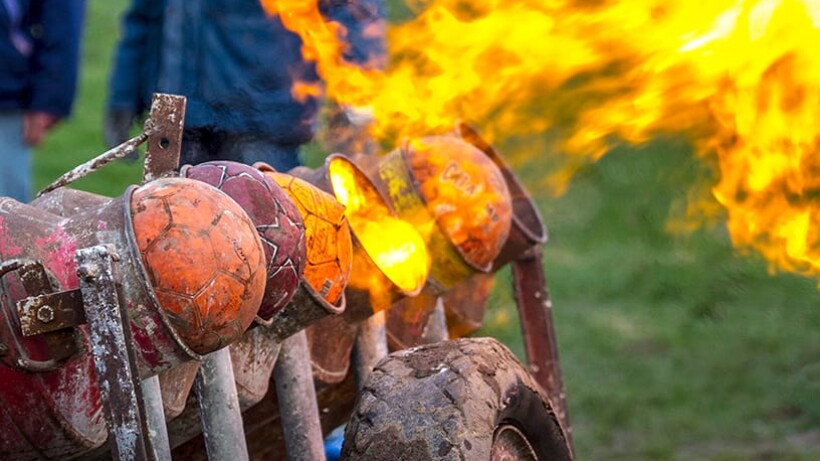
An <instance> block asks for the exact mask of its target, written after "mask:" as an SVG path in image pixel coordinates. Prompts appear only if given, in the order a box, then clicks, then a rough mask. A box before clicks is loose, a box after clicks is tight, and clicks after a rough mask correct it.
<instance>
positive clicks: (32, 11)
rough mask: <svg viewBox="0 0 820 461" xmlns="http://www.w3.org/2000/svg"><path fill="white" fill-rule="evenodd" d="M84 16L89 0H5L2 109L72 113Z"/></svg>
mask: <svg viewBox="0 0 820 461" xmlns="http://www.w3.org/2000/svg"><path fill="white" fill-rule="evenodd" d="M84 12H85V1H84V0H0V110H33V111H40V112H47V113H50V114H53V115H57V116H59V117H65V116H67V115H68V114H69V113H70V112H71V105H72V103H73V101H74V95H75V93H76V87H77V71H78V64H79V53H80V51H79V49H80V35H81V31H82V23H83V14H84Z"/></svg>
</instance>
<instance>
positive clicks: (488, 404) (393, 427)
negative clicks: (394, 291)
mask: <svg viewBox="0 0 820 461" xmlns="http://www.w3.org/2000/svg"><path fill="white" fill-rule="evenodd" d="M341 459H342V460H344V461H364V460H388V459H390V460H406V461H411V460H412V461H427V460H453V461H455V460H459V461H474V460H481V461H483V460H488V461H489V460H493V461H500V460H540V461H564V460H572V459H573V457H572V454H571V450H570V448H569V445H568V444H567V441H566V437H565V434H564V430H563V429H562V428H561V425H560V424H559V422H558V420H557V419H556V416H555V413H554V412H553V410H552V407H551V405H550V404H549V401H548V399H547V398H546V397H545V396H544V394H543V391H541V388H540V387H539V386H538V385H537V384H536V383H535V381H534V380H533V378H532V377H531V376H530V374H529V373H527V372H526V370H525V369H524V368H523V367H522V366H521V364H520V363H519V362H518V361H517V360H516V359H515V357H514V356H513V355H512V353H511V352H510V351H509V349H507V348H506V347H505V346H503V345H502V344H501V343H499V342H498V341H496V340H494V339H491V338H480V339H459V340H456V341H447V342H442V343H437V344H431V345H427V346H422V347H418V348H414V349H409V350H403V351H398V352H396V353H393V354H391V355H390V356H389V357H387V358H385V359H384V360H382V361H381V362H379V364H378V365H376V368H375V370H374V371H373V373H372V375H371V376H370V378H369V379H368V380H367V382H366V383H365V386H364V389H363V390H362V392H361V394H360V396H359V399H358V401H357V402H356V407H355V409H354V411H353V414H352V416H351V420H350V422H349V424H348V426H347V430H346V431H345V441H344V446H343V449H342V457H341Z"/></svg>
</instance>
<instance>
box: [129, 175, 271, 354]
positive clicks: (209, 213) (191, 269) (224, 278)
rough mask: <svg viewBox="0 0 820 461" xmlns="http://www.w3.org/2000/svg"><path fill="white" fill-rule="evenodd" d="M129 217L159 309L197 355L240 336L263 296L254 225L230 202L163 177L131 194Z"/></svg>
mask: <svg viewBox="0 0 820 461" xmlns="http://www.w3.org/2000/svg"><path fill="white" fill-rule="evenodd" d="M131 214H132V222H133V227H134V235H135V237H136V242H137V247H138V249H139V253H140V256H141V258H142V262H143V264H144V266H145V269H146V272H147V275H148V279H149V281H150V282H151V285H152V286H153V288H154V292H155V293H156V297H157V300H158V301H159V304H160V306H161V307H162V309H163V310H164V312H165V314H166V315H167V316H168V318H169V320H170V323H171V324H172V325H173V326H174V327H175V329H176V331H177V333H178V334H179V336H180V337H181V338H182V340H183V341H184V342H185V344H187V345H188V346H189V347H190V348H191V349H193V350H194V351H195V352H197V353H199V354H206V353H209V352H212V351H214V350H217V349H220V348H222V347H224V346H227V345H228V344H230V343H231V342H233V341H234V340H236V339H238V338H240V337H241V336H242V334H243V333H244V331H245V330H246V329H247V328H248V326H250V324H251V322H252V321H253V319H254V316H255V315H256V311H257V310H258V309H259V305H260V303H261V301H262V295H263V293H264V290H265V279H266V273H265V254H264V252H263V249H262V244H261V241H260V239H259V234H258V233H257V231H256V229H255V227H254V224H253V223H252V222H251V220H250V218H249V217H248V216H247V214H246V213H245V212H244V211H243V210H242V209H241V208H240V207H239V205H237V204H236V202H234V201H233V200H232V199H231V198H230V197H228V196H227V195H225V194H224V193H223V192H221V191H219V190H217V189H215V188H214V187H212V186H210V185H208V184H205V183H203V182H200V181H194V180H189V179H181V178H169V179H160V180H157V181H153V182H151V183H148V184H147V185H145V186H143V187H140V188H138V189H136V190H135V191H134V193H133V195H132V197H131Z"/></svg>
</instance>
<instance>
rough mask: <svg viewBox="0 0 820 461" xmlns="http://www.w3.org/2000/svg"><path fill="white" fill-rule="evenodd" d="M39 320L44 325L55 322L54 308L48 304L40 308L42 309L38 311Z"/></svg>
mask: <svg viewBox="0 0 820 461" xmlns="http://www.w3.org/2000/svg"><path fill="white" fill-rule="evenodd" d="M37 320H39V321H41V322H43V323H49V322H51V321H52V320H54V308H53V307H51V306H49V305H48V304H46V305H43V306H40V308H39V309H37Z"/></svg>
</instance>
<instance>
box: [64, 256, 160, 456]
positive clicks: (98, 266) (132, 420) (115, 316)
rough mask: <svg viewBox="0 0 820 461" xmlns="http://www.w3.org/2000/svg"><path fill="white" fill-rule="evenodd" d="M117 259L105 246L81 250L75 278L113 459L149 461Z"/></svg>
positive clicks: (140, 399)
mask: <svg viewBox="0 0 820 461" xmlns="http://www.w3.org/2000/svg"><path fill="white" fill-rule="evenodd" d="M115 258H116V254H115V253H114V251H113V250H112V249H109V248H107V247H106V246H103V245H98V246H94V247H91V248H86V249H81V250H78V251H77V253H76V259H77V264H78V265H77V275H78V276H79V279H80V290H81V292H82V297H83V306H84V308H85V315H86V319H87V320H88V326H89V333H90V340H91V353H92V356H93V357H94V366H95V368H96V370H97V380H98V382H99V386H100V394H101V396H102V402H103V408H104V410H105V416H106V421H107V423H108V434H109V441H110V445H111V458H112V459H114V460H119V461H126V460H139V461H141V460H148V459H150V458H149V456H148V453H149V451H148V447H150V440H148V439H147V434H148V431H147V428H146V426H145V420H144V417H143V415H144V414H145V409H144V406H143V401H142V388H141V381H140V380H139V373H138V371H137V367H136V359H135V355H134V350H133V349H131V348H130V347H129V345H130V344H131V337H130V336H131V329H130V327H129V328H126V327H124V325H129V324H128V323H127V322H128V320H127V317H126V314H125V311H124V310H123V309H122V308H121V307H120V302H119V299H120V296H119V293H118V292H117V289H116V282H115V280H116V278H115V275H114V271H115V267H114V262H113V261H114V259H115Z"/></svg>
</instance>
